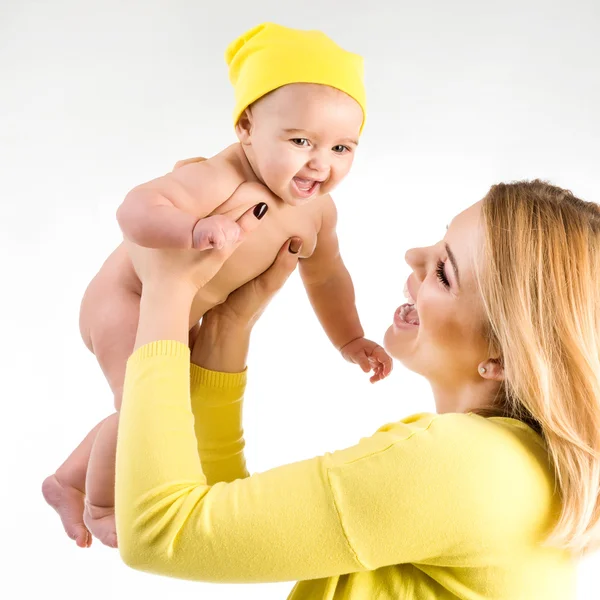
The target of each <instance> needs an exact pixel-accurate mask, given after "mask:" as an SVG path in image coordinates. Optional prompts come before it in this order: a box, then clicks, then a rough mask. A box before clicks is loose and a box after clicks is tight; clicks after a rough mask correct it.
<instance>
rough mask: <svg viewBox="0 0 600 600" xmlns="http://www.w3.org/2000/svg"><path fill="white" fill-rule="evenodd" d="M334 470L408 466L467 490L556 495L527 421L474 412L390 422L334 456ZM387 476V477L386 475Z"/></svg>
mask: <svg viewBox="0 0 600 600" xmlns="http://www.w3.org/2000/svg"><path fill="white" fill-rule="evenodd" d="M326 464H327V466H328V467H329V468H333V469H337V468H339V469H342V470H344V467H345V466H347V465H353V468H354V469H357V468H358V467H359V464H362V465H363V467H364V468H365V469H366V470H367V471H368V472H374V471H373V470H372V469H374V468H375V466H376V467H377V469H376V470H378V471H379V473H380V475H381V476H382V477H385V476H386V475H387V474H389V472H402V471H403V470H404V469H406V468H410V469H411V470H420V471H421V472H422V473H423V477H424V478H425V479H427V478H440V477H441V478H448V481H449V482H450V481H453V482H456V484H457V485H461V486H464V487H465V488H470V487H476V488H479V487H480V486H481V485H486V486H487V487H488V489H495V490H496V491H497V492H499V491H500V490H501V489H502V488H506V489H507V490H510V489H511V488H513V486H515V485H516V486H519V487H520V489H522V490H523V491H524V492H525V493H526V494H530V495H532V496H536V497H538V498H539V497H542V496H545V497H548V496H552V487H553V472H552V469H551V467H550V461H549V458H548V453H547V450H546V448H545V445H544V442H543V440H542V438H541V437H540V436H539V435H538V434H537V433H535V432H534V431H533V430H532V429H531V428H530V427H528V426H527V425H526V424H525V423H521V422H520V421H516V420H514V419H507V418H497V417H492V418H484V417H481V416H478V415H475V414H471V413H467V414H464V413H446V414H435V413H417V414H414V415H411V416H408V417H406V418H404V419H402V420H400V421H395V422H392V423H387V424H385V425H383V426H382V427H380V428H379V429H377V431H376V432H375V433H374V434H373V435H372V436H370V437H367V438H362V439H361V440H360V442H359V443H358V444H356V445H355V446H352V447H350V448H346V449H344V450H340V451H337V452H334V453H333V454H331V455H329V456H328V460H327V461H326ZM386 472H387V473H386Z"/></svg>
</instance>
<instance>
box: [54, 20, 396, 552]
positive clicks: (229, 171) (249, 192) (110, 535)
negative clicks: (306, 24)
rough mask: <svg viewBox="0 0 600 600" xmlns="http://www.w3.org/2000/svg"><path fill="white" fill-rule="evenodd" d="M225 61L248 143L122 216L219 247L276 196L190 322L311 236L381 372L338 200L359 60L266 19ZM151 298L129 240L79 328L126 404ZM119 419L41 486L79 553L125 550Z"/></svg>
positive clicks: (344, 313) (312, 254) (312, 264)
mask: <svg viewBox="0 0 600 600" xmlns="http://www.w3.org/2000/svg"><path fill="white" fill-rule="evenodd" d="M226 60H227V63H228V66H229V70H230V79H231V82H232V84H233V86H234V89H235V97H236V106H235V111H234V123H235V130H236V133H237V137H238V140H239V143H236V144H234V145H232V146H230V147H228V148H226V149H225V150H223V151H222V152H220V153H219V154H217V155H216V156H214V157H212V158H210V159H208V160H203V159H190V160H186V161H181V162H179V163H177V165H175V168H174V169H173V171H172V172H171V173H168V174H166V175H163V176H162V177H159V178H157V179H153V180H152V181H149V182H148V183H144V184H142V185H140V186H137V187H136V188H134V189H133V190H132V191H131V192H129V194H127V196H126V198H125V200H124V201H123V203H122V205H121V206H120V207H119V209H118V212H117V218H118V221H119V225H120V227H121V229H122V231H123V234H124V237H125V238H127V239H128V240H129V241H131V242H133V243H135V244H139V245H141V246H145V247H150V248H180V249H191V248H194V249H197V250H199V251H201V250H206V249H209V248H215V247H220V246H222V245H223V244H224V243H226V242H227V241H228V240H229V239H231V238H235V237H236V236H237V231H238V228H237V225H236V224H235V220H236V219H237V218H238V217H239V216H241V215H242V214H243V213H244V212H245V211H246V210H248V209H249V208H251V207H252V206H255V205H257V204H258V203H261V202H265V203H266V204H267V205H268V207H269V210H268V212H267V213H266V215H265V217H264V220H263V223H262V224H261V226H260V228H259V229H258V230H256V231H254V232H253V233H252V234H250V235H248V237H247V239H246V240H244V242H243V244H242V245H241V246H240V247H239V248H238V249H237V250H236V251H235V253H234V254H233V255H232V256H231V258H230V259H229V260H228V261H227V262H226V263H225V264H224V266H223V268H222V269H221V271H220V272H219V273H218V274H217V275H216V276H215V278H214V279H213V280H212V281H211V282H210V283H209V284H208V285H207V286H205V287H204V288H202V289H201V290H200V292H199V293H198V294H197V297H196V298H195V300H194V303H193V307H192V313H191V315H190V328H193V327H194V325H196V324H197V323H198V321H199V319H201V317H202V315H203V314H205V313H206V312H207V311H208V310H209V309H210V308H212V307H214V306H215V305H217V304H219V303H222V302H224V301H225V300H226V298H227V296H228V295H229V294H230V293H231V292H232V291H233V290H235V289H237V288H239V287H240V286H242V285H243V284H244V283H246V282H248V281H250V280H252V279H254V278H255V277H257V276H258V275H259V274H261V273H262V272H264V271H265V270H266V269H267V268H268V267H269V266H270V265H271V264H272V263H273V260H274V259H275V256H276V255H277V252H278V251H279V249H280V248H281V246H282V245H283V243H284V242H285V241H286V240H287V239H289V238H290V237H293V236H297V237H299V238H301V239H302V242H303V243H302V247H301V251H300V258H301V260H300V267H299V269H300V275H301V277H302V281H303V283H304V285H305V287H306V290H307V293H308V296H309V298H310V301H311V303H312V306H313V308H314V310H315V312H316V314H317V316H318V318H319V320H320V322H321V324H322V326H323V328H324V330H325V332H326V333H327V335H328V336H329V338H330V340H331V342H332V343H333V344H334V345H335V347H336V348H338V349H339V350H340V351H341V354H342V356H343V357H344V358H346V359H347V360H349V361H351V362H354V363H356V364H358V365H359V366H360V367H361V368H362V369H363V371H365V372H369V371H371V370H373V371H374V375H373V377H372V378H371V381H377V380H378V379H381V378H382V377H385V376H386V375H387V374H388V373H389V372H390V370H391V367H392V364H391V359H390V358H389V356H388V355H387V354H386V353H385V351H384V350H383V348H381V347H380V346H379V345H378V344H376V343H375V342H372V341H369V340H367V339H365V338H364V333H363V329H362V327H361V324H360V321H359V318H358V314H357V311H356V307H355V301H354V288H353V285H352V280H351V279H350V276H349V274H348V271H347V270H346V268H345V266H344V263H343V261H342V259H341V257H340V252H339V248H338V241H337V237H336V209H335V205H334V204H333V201H332V199H331V197H330V196H329V192H331V191H332V190H333V189H334V188H335V186H336V185H337V184H338V183H339V182H340V181H341V180H342V179H343V178H344V177H345V176H346V175H347V173H348V171H349V170H350V167H351V166H352V161H353V158H354V153H355V151H356V148H357V145H358V138H359V135H360V133H361V131H362V127H363V123H364V119H365V114H364V110H365V93H364V86H363V80H362V59H361V58H360V57H359V56H357V55H355V54H351V53H349V52H346V51H345V50H343V49H342V48H340V47H339V46H337V45H336V44H335V43H334V42H333V41H331V40H330V39H329V38H328V37H327V36H325V35H324V34H322V33H320V32H316V31H301V30H294V29H289V28H286V27H281V26H278V25H274V24H270V23H267V24H263V25H260V26H258V27H255V28H254V29H252V30H250V31H248V32H247V33H245V34H244V35H243V36H241V37H240V38H239V39H237V40H236V41H235V42H233V43H232V44H231V45H230V46H229V47H228V49H227V52H226ZM140 293H141V283H140V281H139V279H138V278H137V276H136V273H135V271H134V269H133V266H132V264H131V262H130V261H129V258H128V255H127V251H126V249H125V247H124V246H123V244H121V245H120V246H119V247H118V248H117V249H116V250H115V251H114V252H113V253H112V254H111V255H110V256H109V258H108V259H107V260H106V262H105V263H104V265H103V266H102V268H101V269H100V271H99V273H98V274H97V275H96V277H95V278H94V279H93V280H92V282H91V283H90V285H89V287H88V288H87V290H86V292H85V295H84V297H83V301H82V305H81V315H80V327H81V333H82V336H83V338H84V341H85V343H86V345H87V346H88V348H89V349H90V350H91V351H92V352H93V353H94V354H95V355H96V357H97V359H98V362H99V363H100V366H101V368H102V370H103V372H104V374H105V376H106V378H107V379H108V382H109V384H110V387H111V389H112V391H113V393H114V398H115V408H116V409H117V411H118V410H119V408H120V404H121V395H122V389H123V380H124V376H125V365H126V362H127V359H128V357H129V356H130V354H131V352H132V349H133V345H134V341H135V335H136V328H137V322H138V314H139V304H140ZM117 424H118V413H115V414H113V415H111V416H110V417H108V418H106V419H105V420H104V421H103V422H102V423H100V424H98V425H97V426H96V427H95V428H94V429H93V430H92V431H91V432H90V433H89V434H88V436H87V437H86V438H85V440H84V441H83V442H82V443H81V444H80V445H79V446H78V447H77V448H76V449H75V450H74V452H73V453H72V454H71V455H70V456H69V458H68V459H67V460H66V461H65V463H64V464H63V465H62V466H61V467H60V468H59V469H58V470H57V471H56V473H55V474H54V475H52V476H50V477H48V478H47V479H46V480H45V482H44V485H43V492H44V496H45V498H46V500H47V502H48V503H49V504H51V505H52V506H53V507H54V508H55V509H56V510H57V511H58V513H59V515H60V516H61V519H62V522H63V525H64V527H65V530H66V531H67V533H68V535H69V536H70V537H71V538H73V539H75V540H76V542H77V544H78V545H79V546H81V547H86V546H89V544H90V543H91V536H90V534H89V532H91V533H92V534H93V535H94V536H96V537H97V538H98V539H100V540H101V541H102V542H103V543H104V544H106V545H108V546H113V547H114V546H116V544H117V539H116V533H115V522H114V507H113V503H114V463H115V449H116V435H117ZM84 499H85V504H84ZM88 530H89V531H88Z"/></svg>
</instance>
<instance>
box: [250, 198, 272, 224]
mask: <svg viewBox="0 0 600 600" xmlns="http://www.w3.org/2000/svg"><path fill="white" fill-rule="evenodd" d="M268 210H269V207H268V206H267V204H266V203H265V202H261V203H260V204H257V205H256V206H255V207H254V211H253V212H254V216H255V217H256V218H257V219H258V220H260V219H262V218H263V217H264V216H265V215H266V214H267V211H268Z"/></svg>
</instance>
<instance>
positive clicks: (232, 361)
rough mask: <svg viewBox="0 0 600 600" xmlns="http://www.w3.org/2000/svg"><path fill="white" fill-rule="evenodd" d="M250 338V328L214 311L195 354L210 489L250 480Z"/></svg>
mask: <svg viewBox="0 0 600 600" xmlns="http://www.w3.org/2000/svg"><path fill="white" fill-rule="evenodd" d="M249 338H250V326H249V325H245V326H244V325H242V324H240V325H238V324H236V323H235V322H232V321H231V320H230V319H226V318H225V319H223V318H219V316H218V312H217V311H215V312H213V311H210V312H209V313H207V314H206V315H205V317H204V319H203V320H202V325H201V327H200V331H199V333H198V336H197V338H196V341H195V344H194V346H193V349H192V365H191V367H190V369H191V372H190V384H191V402H192V412H193V413H194V430H195V435H196V440H197V444H198V454H199V456H200V462H201V464H202V470H203V472H204V475H205V476H206V480H207V483H208V484H209V485H213V484H215V483H217V482H219V481H234V480H235V479H242V478H244V477H248V475H249V473H248V470H247V469H246V460H245V457H244V446H245V442H244V430H243V428H242V410H243V401H244V391H245V388H246V357H247V354H248V345H249Z"/></svg>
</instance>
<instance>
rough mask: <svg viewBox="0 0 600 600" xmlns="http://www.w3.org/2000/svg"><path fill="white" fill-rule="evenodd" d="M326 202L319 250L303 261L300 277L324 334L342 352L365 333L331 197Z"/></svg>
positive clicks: (317, 248) (318, 245)
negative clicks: (340, 240)
mask: <svg viewBox="0 0 600 600" xmlns="http://www.w3.org/2000/svg"><path fill="white" fill-rule="evenodd" d="M324 202H325V206H324V210H323V219H322V224H321V228H320V230H319V233H318V236H317V247H316V248H315V251H314V252H313V254H312V256H310V257H309V258H304V259H301V260H300V275H301V277H302V281H303V283H304V287H305V288H306V291H307V293H308V297H309V299H310V302H311V304H312V306H313V308H314V310H315V313H316V315H317V317H318V318H319V321H320V322H321V325H322V326H323V329H324V330H325V333H326V334H327V335H328V337H329V339H330V340H331V342H332V343H333V345H334V346H335V347H336V348H337V349H338V350H341V349H342V348H343V347H344V346H345V345H346V344H347V343H348V342H351V341H352V340H355V339H357V338H361V337H363V335H364V331H363V328H362V326H361V324H360V320H359V318H358V312H357V310H356V305H355V301H354V300H355V299H354V285H353V284H352V279H351V278H350V274H349V273H348V269H346V266H345V265H344V262H343V260H342V257H341V255H340V248H339V245H338V238H337V233H336V223H337V211H336V208H335V204H334V203H333V200H332V199H331V197H329V196H327V198H325V199H324Z"/></svg>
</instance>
